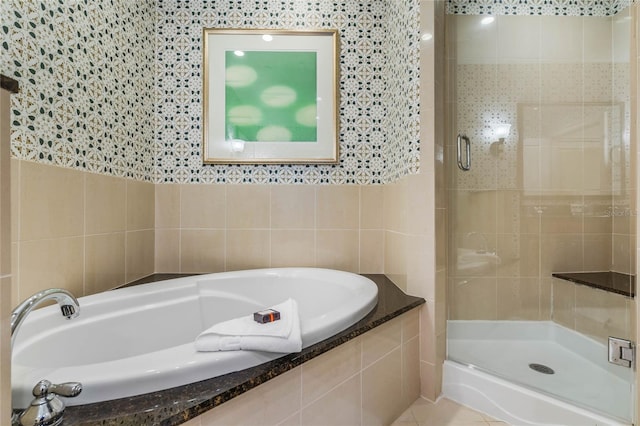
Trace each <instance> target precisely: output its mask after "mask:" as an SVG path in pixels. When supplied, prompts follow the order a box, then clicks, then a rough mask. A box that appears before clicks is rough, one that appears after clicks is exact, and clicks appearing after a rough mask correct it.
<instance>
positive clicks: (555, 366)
mask: <svg viewBox="0 0 640 426" xmlns="http://www.w3.org/2000/svg"><path fill="white" fill-rule="evenodd" d="M447 351H448V352H447V353H448V358H449V359H448V360H447V361H445V365H444V376H443V394H444V396H446V397H447V398H450V399H452V400H454V401H457V402H459V403H462V404H464V405H467V406H469V407H471V408H474V409H476V410H478V411H482V412H485V413H487V414H489V415H491V416H493V417H495V418H498V419H501V420H503V421H506V422H508V423H511V424H516V425H567V426H570V425H576V426H588V425H594V426H595V425H599V426H600V425H628V424H631V422H632V416H633V401H634V395H635V387H634V385H633V380H634V376H633V371H632V370H631V369H628V368H624V367H620V366H616V365H613V364H610V363H609V362H608V361H607V348H606V346H605V345H604V344H601V343H598V342H596V341H595V340H592V339H589V338H587V337H585V336H584V335H581V334H579V333H576V332H574V331H572V330H569V329H567V328H565V327H562V326H560V325H558V324H556V323H553V322H551V321H449V322H448V325H447ZM530 364H538V366H530ZM551 371H552V372H551Z"/></svg>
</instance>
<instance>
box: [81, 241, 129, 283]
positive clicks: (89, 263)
mask: <svg viewBox="0 0 640 426" xmlns="http://www.w3.org/2000/svg"><path fill="white" fill-rule="evenodd" d="M84 263H85V265H84V287H85V294H94V293H98V292H101V291H105V290H109V289H112V288H114V287H117V286H119V285H122V284H124V283H125V233H124V232H118V233H114V234H101V235H91V236H87V237H85V258H84Z"/></svg>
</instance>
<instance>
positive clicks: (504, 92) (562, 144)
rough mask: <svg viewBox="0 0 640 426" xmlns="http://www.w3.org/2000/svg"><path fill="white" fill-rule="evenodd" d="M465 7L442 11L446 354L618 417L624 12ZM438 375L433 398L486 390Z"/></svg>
mask: <svg viewBox="0 0 640 426" xmlns="http://www.w3.org/2000/svg"><path fill="white" fill-rule="evenodd" d="M479 3H486V5H485V7H484V8H483V7H482V6H478V2H473V4H471V3H469V4H466V2H464V1H452V2H449V4H448V14H447V20H446V27H447V59H448V65H447V67H448V99H447V117H448V122H447V135H448V136H447V137H448V142H447V153H446V155H447V158H448V160H447V167H448V170H447V183H446V185H447V193H448V209H449V225H448V227H449V229H448V243H447V244H448V265H447V271H448V288H447V301H448V323H447V359H448V361H447V364H448V365H449V367H451V366H454V367H456V368H462V369H464V368H467V367H469V366H471V367H472V369H473V370H474V371H479V372H482V373H487V374H489V375H490V376H491V377H495V378H498V379H500V380H504V381H506V382H508V383H509V384H511V385H513V386H515V387H519V388H521V389H526V390H527V391H534V392H536V393H539V394H540V395H543V397H544V398H547V397H551V398H552V399H553V400H554V401H560V402H561V404H566V406H567V407H577V408H576V409H577V410H578V411H580V410H586V411H585V412H586V413H594V415H596V416H602V417H601V418H604V419H612V421H614V422H615V421H617V422H619V423H622V424H625V423H631V422H632V421H633V420H634V401H635V394H634V392H635V389H634V381H635V375H634V371H633V367H632V368H629V367H626V366H623V365H617V364H613V363H610V362H608V355H609V353H608V348H609V337H610V336H613V337H616V338H619V339H621V341H622V342H623V343H624V342H625V341H626V340H629V341H634V340H635V336H636V330H635V321H636V320H635V311H636V308H635V301H634V298H633V296H634V292H635V284H634V281H635V280H634V275H635V244H636V239H635V232H636V231H635V228H636V226H635V215H634V214H633V211H634V210H635V186H636V185H635V179H636V178H635V171H634V169H635V160H634V156H635V155H636V154H635V146H634V145H635V142H632V139H631V134H632V132H631V129H632V125H631V123H632V117H634V116H635V113H633V115H632V110H631V108H632V106H633V108H635V106H634V105H633V104H632V96H631V95H630V82H631V81H632V78H634V79H635V65H634V66H632V65H631V60H630V58H634V62H635V58H636V46H635V42H634V41H633V40H632V37H631V29H632V26H633V25H635V24H634V19H633V15H634V13H633V10H632V9H633V8H634V7H637V6H635V5H633V6H632V5H631V2H630V1H629V2H626V3H625V4H622V3H623V2H611V3H612V5H610V6H607V7H604V6H602V5H600V6H598V7H595V6H593V7H590V6H588V5H587V6H584V5H583V6H575V5H574V6H575V10H570V7H569V6H566V4H567V2H557V3H563V4H564V6H562V7H561V6H557V7H555V8H554V7H550V6H539V5H538V6H535V4H539V3H541V2H533V1H532V2H517V3H518V4H517V5H515V6H506V5H504V4H503V3H507V4H508V3H509V2H500V4H497V3H498V2H493V3H492V2H479ZM511 3H514V4H515V2H511ZM545 3H549V2H545ZM551 3H554V2H551ZM576 3H583V4H588V3H589V2H576ZM594 3H595V2H594ZM465 4H466V5H465ZM529 4H530V5H529ZM491 5H493V8H494V10H490V9H491V7H492V6H491ZM499 7H500V8H501V9H498V8H499ZM490 12H494V15H488V14H487V13H490ZM632 52H633V53H632ZM634 133H635V131H634ZM614 350H616V351H618V352H617V354H618V355H619V354H621V353H624V354H628V353H631V352H632V351H627V350H626V349H620V348H619V347H615V348H614ZM625 356H626V355H625ZM623 358H624V357H623ZM618 361H625V360H618ZM622 364H624V362H622ZM630 364H631V365H632V366H633V362H631V363H630ZM447 374H448V373H447V367H445V380H444V384H443V386H444V390H445V395H446V394H447V393H448V392H453V393H454V394H455V393H456V392H458V391H460V392H463V390H464V389H467V390H468V389H470V388H472V387H474V386H475V388H474V390H473V392H475V397H474V398H475V399H476V400H484V399H487V400H492V396H491V395H489V394H484V395H483V392H484V391H483V390H482V389H481V386H479V385H478V386H476V385H469V384H466V385H464V386H463V385H460V384H457V385H456V383H452V382H451V380H449V379H450V377H449V378H447ZM456 386H458V387H456ZM450 396H451V395H450ZM472 399H473V398H472ZM465 402H468V401H465ZM492 403H493V404H501V403H502V401H499V402H496V401H495V400H493V402H492ZM505 404H507V405H508V402H505ZM478 408H482V407H478ZM500 410H502V412H504V413H511V414H512V416H511V417H509V416H508V415H507V417H509V418H510V419H512V420H513V419H516V418H517V419H519V420H520V421H522V422H525V421H530V422H531V423H530V424H536V422H539V423H544V422H545V421H547V422H552V421H549V420H548V419H547V420H544V421H543V420H536V419H534V418H531V419H527V418H526V416H524V415H521V414H518V413H517V408H511V407H508V406H504V407H501V408H500V409H499V410H498V411H496V412H501V411H500ZM505 420H508V419H505ZM556 423H562V422H561V421H558V420H556ZM518 424H521V423H518ZM523 424H526V423H523ZM562 424H567V423H562ZM594 424H595V423H594Z"/></svg>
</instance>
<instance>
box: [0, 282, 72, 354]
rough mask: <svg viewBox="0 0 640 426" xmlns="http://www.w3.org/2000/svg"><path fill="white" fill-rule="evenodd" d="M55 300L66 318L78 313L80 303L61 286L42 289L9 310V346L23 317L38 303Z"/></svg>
mask: <svg viewBox="0 0 640 426" xmlns="http://www.w3.org/2000/svg"><path fill="white" fill-rule="evenodd" d="M51 299H53V300H55V301H56V302H58V305H60V310H61V311H62V315H63V316H65V317H66V318H67V319H71V318H75V317H77V316H78V315H79V314H80V304H79V303H78V299H76V298H75V297H74V296H73V294H71V293H69V292H68V291H67V290H65V289H62V288H49V289H46V290H42V291H40V292H38V293H36V294H34V295H33V296H31V297H29V298H28V299H26V300H24V301H23V302H22V303H20V304H19V305H18V306H17V307H16V308H15V309H14V310H13V312H11V346H13V341H14V340H15V337H16V335H17V334H18V329H19V328H20V326H21V325H22V322H23V321H24V319H25V318H26V317H27V315H29V313H31V311H32V310H34V309H35V308H36V307H37V306H38V305H40V304H41V303H42V302H44V301H46V300H51Z"/></svg>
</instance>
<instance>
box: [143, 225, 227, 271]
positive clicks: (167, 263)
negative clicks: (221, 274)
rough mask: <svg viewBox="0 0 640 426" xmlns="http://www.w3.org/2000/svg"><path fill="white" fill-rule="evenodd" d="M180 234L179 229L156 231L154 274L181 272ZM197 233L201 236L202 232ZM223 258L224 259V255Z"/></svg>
mask: <svg viewBox="0 0 640 426" xmlns="http://www.w3.org/2000/svg"><path fill="white" fill-rule="evenodd" d="M180 232H181V231H180V230H179V229H156V236H155V267H154V272H156V273H163V272H164V273H177V272H180V253H181V250H180ZM182 232H187V233H188V232H190V231H188V230H184V231H182ZM196 232H197V233H198V234H199V233H201V232H202V231H196ZM223 244H224V242H223ZM222 258H223V259H224V255H223V257H222Z"/></svg>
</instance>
